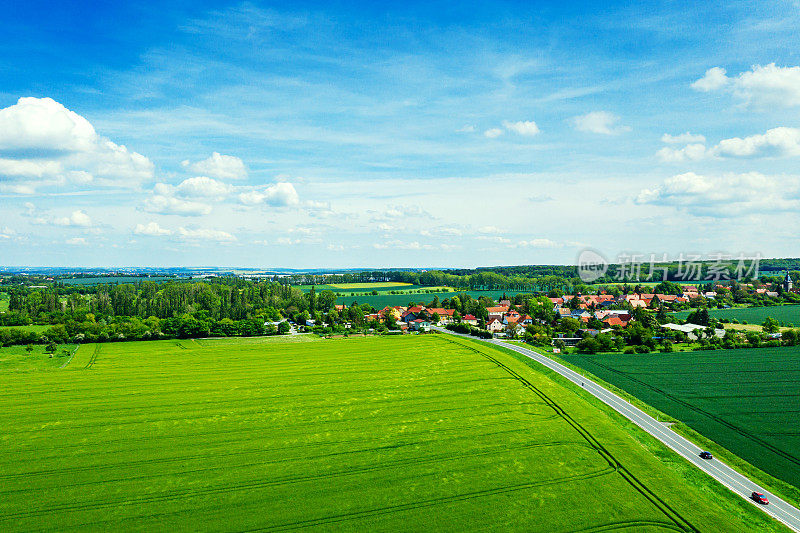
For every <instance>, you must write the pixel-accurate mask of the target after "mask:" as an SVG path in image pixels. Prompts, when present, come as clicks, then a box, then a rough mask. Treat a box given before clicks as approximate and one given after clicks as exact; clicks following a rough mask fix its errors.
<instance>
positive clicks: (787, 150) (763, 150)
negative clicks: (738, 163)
mask: <svg viewBox="0 0 800 533" xmlns="http://www.w3.org/2000/svg"><path fill="white" fill-rule="evenodd" d="M656 155H657V156H658V157H659V158H660V159H661V160H662V161H666V162H671V163H675V162H683V161H698V160H701V159H710V158H729V157H734V158H748V157H749V158H756V157H794V156H798V155H800V129H798V128H786V127H780V128H772V129H771V130H767V131H766V132H765V133H763V134H756V135H750V136H748V137H744V138H741V137H732V138H730V139H723V140H721V141H720V142H719V143H718V144H717V145H715V146H712V147H711V148H706V146H705V145H703V144H689V145H687V146H684V147H683V148H668V147H664V148H662V149H660V150H659V151H658V152H656Z"/></svg>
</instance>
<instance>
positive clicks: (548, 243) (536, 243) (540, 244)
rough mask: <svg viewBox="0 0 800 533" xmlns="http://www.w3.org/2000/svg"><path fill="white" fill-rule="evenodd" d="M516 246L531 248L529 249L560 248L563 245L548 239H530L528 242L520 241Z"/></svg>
mask: <svg viewBox="0 0 800 533" xmlns="http://www.w3.org/2000/svg"><path fill="white" fill-rule="evenodd" d="M518 246H521V247H523V248H524V247H531V248H561V247H562V246H563V244H560V243H557V242H555V241H552V240H550V239H544V238H540V239H531V240H529V241H520V242H519V244H518Z"/></svg>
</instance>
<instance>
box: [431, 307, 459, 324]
mask: <svg viewBox="0 0 800 533" xmlns="http://www.w3.org/2000/svg"><path fill="white" fill-rule="evenodd" d="M426 311H427V312H428V314H429V315H430V316H431V317H433V315H434V313H436V314H437V315H439V324H451V323H452V322H453V315H454V314H455V312H456V311H455V309H445V308H443V307H429V308H428V309H426Z"/></svg>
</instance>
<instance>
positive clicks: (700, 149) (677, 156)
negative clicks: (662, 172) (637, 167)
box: [656, 144, 711, 163]
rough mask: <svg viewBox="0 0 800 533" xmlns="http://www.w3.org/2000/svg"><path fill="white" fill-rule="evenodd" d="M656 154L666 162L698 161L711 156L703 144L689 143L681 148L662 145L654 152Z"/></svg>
mask: <svg viewBox="0 0 800 533" xmlns="http://www.w3.org/2000/svg"><path fill="white" fill-rule="evenodd" d="M656 156H657V157H658V158H659V159H661V160H662V161H664V162H667V163H682V162H684V161H698V160H700V159H705V158H707V157H711V154H710V153H709V152H708V150H706V147H705V145H704V144H689V145H687V146H684V147H683V148H668V147H666V146H665V147H664V148H662V149H660V150H659V151H658V152H656Z"/></svg>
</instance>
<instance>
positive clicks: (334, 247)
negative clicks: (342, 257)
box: [327, 244, 344, 252]
mask: <svg viewBox="0 0 800 533" xmlns="http://www.w3.org/2000/svg"><path fill="white" fill-rule="evenodd" d="M327 249H328V250H330V251H331V252H344V246H342V245H341V244H329V245H328V246H327Z"/></svg>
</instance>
